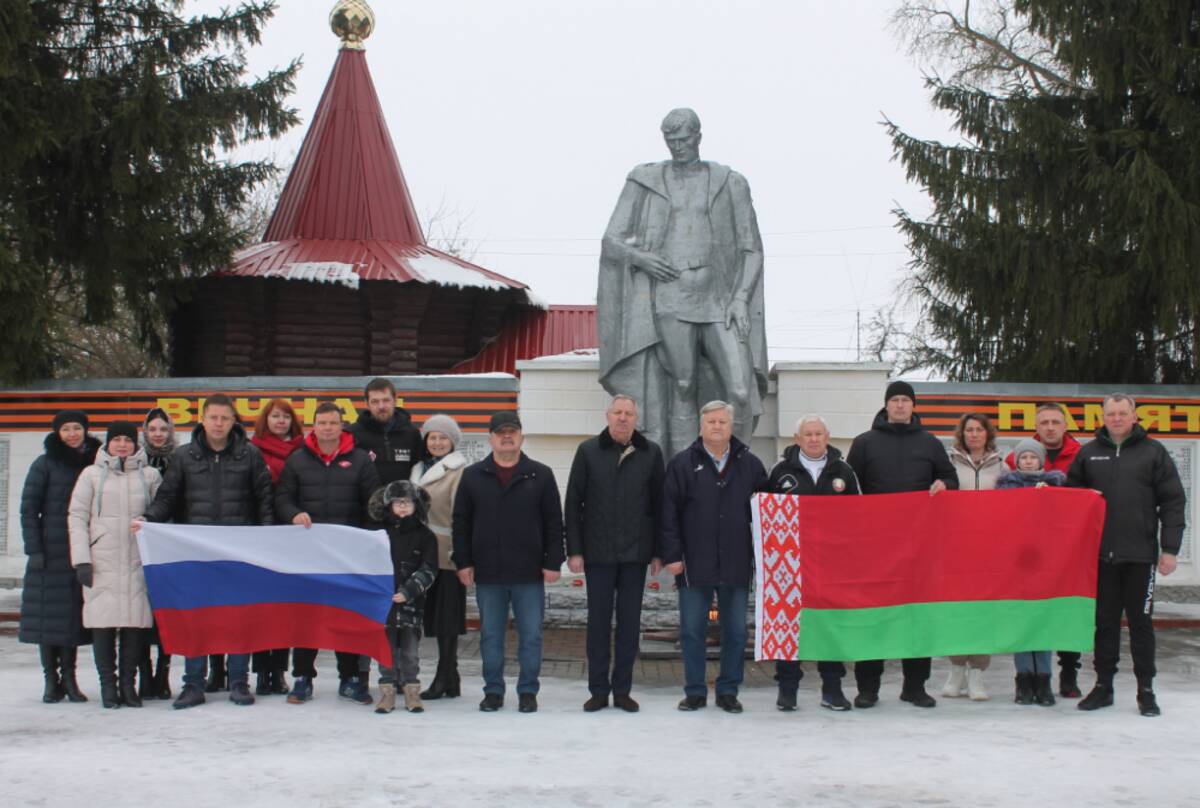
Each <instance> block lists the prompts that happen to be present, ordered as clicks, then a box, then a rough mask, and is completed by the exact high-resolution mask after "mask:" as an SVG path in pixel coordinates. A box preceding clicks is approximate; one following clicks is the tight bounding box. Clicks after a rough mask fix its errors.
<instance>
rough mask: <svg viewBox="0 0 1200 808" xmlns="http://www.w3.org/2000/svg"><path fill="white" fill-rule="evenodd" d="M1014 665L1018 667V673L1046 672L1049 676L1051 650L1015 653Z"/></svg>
mask: <svg viewBox="0 0 1200 808" xmlns="http://www.w3.org/2000/svg"><path fill="white" fill-rule="evenodd" d="M1013 667H1015V668H1016V669H1017V673H1044V674H1046V675H1047V676H1048V675H1049V674H1050V652H1049V651H1022V652H1020V653H1019V654H1013Z"/></svg>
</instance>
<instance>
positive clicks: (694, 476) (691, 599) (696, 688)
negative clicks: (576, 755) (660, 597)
mask: <svg viewBox="0 0 1200 808" xmlns="http://www.w3.org/2000/svg"><path fill="white" fill-rule="evenodd" d="M733 423H734V412H733V407H732V406H730V405H729V404H726V403H725V402H724V401H710V402H709V403H708V404H705V405H704V406H703V407H702V408H701V409H700V437H699V438H697V439H696V441H695V443H693V444H692V445H691V446H690V447H689V448H687V449H684V450H683V451H682V452H680V453H679V454H677V455H676V456H675V457H674V458H673V459H672V460H671V462H670V464H669V465H668V466H667V477H666V484H665V486H664V488H663V505H662V520H661V523H662V527H661V530H662V561H663V564H664V565H665V567H666V569H667V571H668V572H670V573H671V574H672V575H674V576H675V581H676V584H677V585H678V587H679V641H680V645H681V647H682V650H683V673H684V679H685V684H684V688H683V692H684V698H683V700H682V701H680V702H679V709H680V710H685V711H693V710H699V709H701V708H702V707H705V706H707V705H708V685H707V684H706V683H705V676H704V666H705V658H706V653H705V642H704V635H705V631H706V630H707V628H708V611H709V608H710V607H711V605H712V601H713V596H714V595H716V598H717V609H718V611H719V615H720V622H721V671H720V674H719V675H718V676H717V683H716V690H717V706H718V707H720V708H721V709H722V710H724V711H725V712H728V713H740V712H741V711H742V704H741V702H739V701H738V698H737V693H738V686H739V685H741V683H742V677H743V670H744V668H745V654H746V637H747V632H746V605H747V600H748V596H749V592H750V574H751V570H752V569H753V560H752V557H753V538H752V536H751V532H750V495H751V494H753V493H754V492H756V491H762V490H764V489H765V488H766V484H767V471H766V469H765V468H763V464H762V462H761V461H759V459H758V458H757V457H755V456H754V455H753V454H751V453H750V447H749V446H747V445H746V444H744V443H742V442H741V441H739V440H738V439H737V438H735V437H733Z"/></svg>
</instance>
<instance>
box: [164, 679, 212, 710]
mask: <svg viewBox="0 0 1200 808" xmlns="http://www.w3.org/2000/svg"><path fill="white" fill-rule="evenodd" d="M204 702H205V698H204V688H202V687H200V685H184V686H183V690H181V691H179V698H177V699H175V701H174V703H173V704H172V705H171V706H172V707H174V708H175V709H176V710H186V709H188V708H189V707H198V706H199V705H201V704H203V703H204Z"/></svg>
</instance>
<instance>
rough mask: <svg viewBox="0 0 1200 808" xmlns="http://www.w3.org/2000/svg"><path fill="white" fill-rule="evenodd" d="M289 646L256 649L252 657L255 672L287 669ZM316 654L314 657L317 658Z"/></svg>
mask: <svg viewBox="0 0 1200 808" xmlns="http://www.w3.org/2000/svg"><path fill="white" fill-rule="evenodd" d="M290 650H291V649H288V648H275V649H273V650H270V651H255V652H254V656H252V657H251V659H252V660H253V661H254V672H255V673H270V672H271V671H285V670H287V666H288V652H289V651H290ZM315 658H316V657H315V655H314V659H315Z"/></svg>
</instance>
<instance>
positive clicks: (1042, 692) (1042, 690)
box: [1033, 673, 1054, 707]
mask: <svg viewBox="0 0 1200 808" xmlns="http://www.w3.org/2000/svg"><path fill="white" fill-rule="evenodd" d="M1033 700H1034V701H1036V702H1037V703H1038V704H1040V705H1042V706H1043V707H1053V706H1054V689H1053V688H1052V687H1051V686H1050V674H1048V673H1038V674H1034V677H1033Z"/></svg>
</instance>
